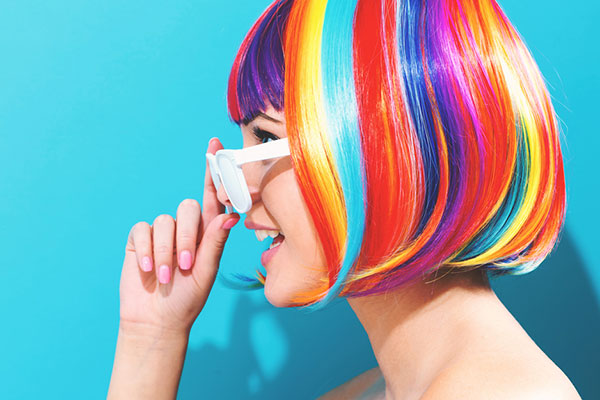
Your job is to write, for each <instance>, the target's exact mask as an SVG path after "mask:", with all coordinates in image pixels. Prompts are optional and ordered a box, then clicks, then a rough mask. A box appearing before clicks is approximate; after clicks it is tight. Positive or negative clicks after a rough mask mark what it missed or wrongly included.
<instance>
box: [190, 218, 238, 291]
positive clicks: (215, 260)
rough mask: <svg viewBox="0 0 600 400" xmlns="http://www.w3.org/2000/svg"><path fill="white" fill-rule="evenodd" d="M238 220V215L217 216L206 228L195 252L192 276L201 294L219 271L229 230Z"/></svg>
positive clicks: (209, 287) (208, 287)
mask: <svg viewBox="0 0 600 400" xmlns="http://www.w3.org/2000/svg"><path fill="white" fill-rule="evenodd" d="M239 220H240V216H239V214H235V213H233V214H219V215H217V216H216V217H215V218H213V219H212V221H211V222H210V223H209V224H208V226H207V227H206V230H205V231H204V235H203V236H202V239H201V240H200V245H199V246H198V250H197V251H196V257H195V260H196V261H195V262H194V266H193V268H192V274H193V275H194V277H195V278H196V283H197V284H198V285H199V286H200V289H201V291H202V292H206V293H207V295H208V292H209V291H210V289H211V287H212V285H213V283H214V281H215V276H216V275H217V270H218V269H219V263H220V262H221V256H222V255H223V249H224V248H225V243H226V242H227V238H228V237H229V231H230V229H231V228H232V227H233V226H234V225H235V224H236V223H237V222H238V221H239Z"/></svg>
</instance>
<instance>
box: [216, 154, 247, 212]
mask: <svg viewBox="0 0 600 400" xmlns="http://www.w3.org/2000/svg"><path fill="white" fill-rule="evenodd" d="M218 163H219V169H220V170H221V178H222V179H223V186H224V187H225V192H226V193H227V196H228V197H229V200H230V201H231V203H232V204H233V206H234V207H235V208H236V209H237V210H238V211H239V212H246V211H247V210H245V208H246V196H245V195H244V189H243V188H244V185H245V182H244V183H243V182H240V180H239V176H238V170H237V168H236V167H235V166H234V165H233V164H232V163H231V162H230V161H229V160H228V159H227V158H225V157H223V158H220V159H219V160H218ZM242 210H243V211H242Z"/></svg>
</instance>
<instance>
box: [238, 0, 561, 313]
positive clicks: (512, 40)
mask: <svg viewBox="0 0 600 400" xmlns="http://www.w3.org/2000/svg"><path fill="white" fill-rule="evenodd" d="M268 104H271V105H272V106H273V107H274V108H275V109H276V110H278V111H281V110H285V111H284V112H285V118H286V125H287V134H288V137H289V139H288V140H289V143H290V151H291V158H292V163H293V167H294V171H295V175H296V178H297V180H298V183H299V186H300V188H301V192H302V195H303V197H304V200H305V202H306V204H307V206H308V209H309V211H310V214H311V216H312V219H313V222H314V225H315V227H316V229H317V231H318V235H319V239H320V242H321V243H322V246H323V250H324V254H325V257H326V261H327V279H326V280H324V281H323V282H322V285H321V286H320V287H318V288H315V290H314V291H311V292H309V293H303V294H301V295H299V296H298V297H297V298H295V299H294V301H295V304H298V305H300V306H305V307H307V308H310V309H317V308H320V307H322V306H323V305H325V304H327V303H328V302H329V301H331V300H332V299H333V298H335V297H337V296H348V297H355V296H366V295H372V294H377V293H382V292H385V291H388V290H391V289H395V288H399V287H401V286H403V285H408V284H410V283H414V282H415V281H417V280H421V279H423V277H425V276H428V275H430V274H432V273H434V272H436V271H437V270H438V269H440V268H444V269H446V268H449V269H456V270H473V269H479V268H481V269H485V270H487V271H489V272H490V273H491V274H492V275H493V276H496V275H503V274H511V275H519V274H525V273H528V272H531V271H532V270H534V269H535V268H536V267H537V266H538V265H539V264H540V263H541V262H542V260H543V259H544V258H545V257H546V256H547V255H548V254H549V253H550V252H551V251H552V249H553V247H554V246H555V243H556V242H557V240H558V235H559V232H560V231H561V229H562V226H563V223H564V217H565V206H566V198H565V181H564V172H563V162H562V155H561V149H560V143H559V130H558V125H557V120H556V118H555V114H554V110H553V107H552V104H551V102H550V96H549V94H548V91H547V89H546V86H545V84H544V81H543V78H542V76H541V74H540V71H539V70H538V68H537V66H536V64H535V62H534V60H533V58H532V56H531V54H530V52H529V51H528V49H527V48H526V46H525V45H524V43H523V41H522V40H521V38H520V36H519V34H518V33H517V31H516V30H515V28H513V26H512V25H511V24H510V22H509V21H508V19H507V17H506V16H505V14H504V12H503V11H502V10H501V8H500V7H499V5H498V4H497V3H496V2H495V1H493V0H358V1H357V0H329V1H327V0H304V1H301V0H295V1H292V0H280V1H276V2H275V3H273V4H272V5H271V6H270V7H269V8H268V9H267V10H265V12H264V13H263V14H262V16H261V17H260V18H259V19H258V21H257V22H256V23H255V25H254V26H253V27H252V29H251V30H250V32H249V33H248V35H247V37H246V38H245V40H244V42H243V43H242V45H241V48H240V50H239V52H238V54H237V57H236V59H235V62H234V65H233V69H232V71H231V75H230V79H229V88H228V108H229V113H230V116H231V119H232V120H233V121H235V122H236V123H237V124H238V125H239V124H247V123H248V122H249V121H251V120H252V119H253V118H254V117H255V116H256V115H257V114H258V113H259V112H261V111H265V110H266V108H267V105H268ZM284 104H285V109H284ZM238 278H240V279H242V280H243V281H244V282H246V283H247V284H248V286H249V287H252V286H254V287H257V286H260V285H261V284H264V279H265V276H264V275H263V274H262V273H261V272H260V271H258V279H254V278H249V277H242V276H238Z"/></svg>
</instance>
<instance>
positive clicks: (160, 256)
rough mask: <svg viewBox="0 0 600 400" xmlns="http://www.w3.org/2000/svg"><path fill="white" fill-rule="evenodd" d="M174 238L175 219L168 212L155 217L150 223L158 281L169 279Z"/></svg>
mask: <svg viewBox="0 0 600 400" xmlns="http://www.w3.org/2000/svg"><path fill="white" fill-rule="evenodd" d="M174 239H175V220H173V217H172V216H170V215H168V214H162V215H159V216H158V217H156V219H155V220H154V222H153V223H152V242H153V244H154V261H155V263H156V266H157V267H156V274H157V277H158V281H159V282H160V283H162V284H163V285H164V284H167V283H169V282H170V281H171V276H172V269H171V266H172V263H173V242H174Z"/></svg>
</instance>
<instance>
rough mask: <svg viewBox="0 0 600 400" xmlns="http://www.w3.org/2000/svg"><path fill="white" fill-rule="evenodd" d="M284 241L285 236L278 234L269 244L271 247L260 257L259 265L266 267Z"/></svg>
mask: <svg viewBox="0 0 600 400" xmlns="http://www.w3.org/2000/svg"><path fill="white" fill-rule="evenodd" d="M284 240H285V236H283V235H282V234H279V235H278V236H277V237H276V238H275V239H273V243H271V247H270V248H269V249H268V250H265V251H264V252H263V253H262V256H261V257H260V263H261V264H262V265H263V267H265V268H266V267H267V264H269V262H270V261H271V259H272V258H273V257H274V256H275V254H277V252H278V251H279V249H280V248H281V244H282V243H283V241H284Z"/></svg>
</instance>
